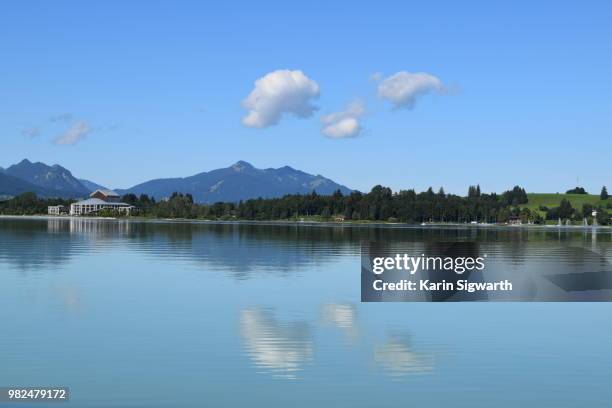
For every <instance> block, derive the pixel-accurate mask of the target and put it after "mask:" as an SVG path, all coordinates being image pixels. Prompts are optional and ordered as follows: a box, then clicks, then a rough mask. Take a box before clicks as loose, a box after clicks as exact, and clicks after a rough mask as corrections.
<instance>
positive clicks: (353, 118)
mask: <svg viewBox="0 0 612 408" xmlns="http://www.w3.org/2000/svg"><path fill="white" fill-rule="evenodd" d="M364 113H365V105H364V104H363V102H361V101H355V102H353V103H351V104H350V105H349V106H348V107H347V108H346V110H344V111H342V112H336V113H332V114H329V115H324V116H322V117H321V122H322V123H323V127H322V128H321V133H323V134H324V135H325V136H327V137H331V138H334V139H341V138H345V137H355V136H359V134H360V133H361V130H362V128H361V125H360V124H359V119H360V118H361V117H362V116H363V114H364Z"/></svg>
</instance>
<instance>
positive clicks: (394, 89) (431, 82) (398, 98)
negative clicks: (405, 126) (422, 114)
mask: <svg viewBox="0 0 612 408" xmlns="http://www.w3.org/2000/svg"><path fill="white" fill-rule="evenodd" d="M442 90H443V85H442V82H441V81H440V80H439V79H438V78H436V77H435V76H433V75H431V74H427V73H425V72H417V73H410V72H406V71H400V72H397V73H395V74H393V75H391V76H390V77H388V78H385V79H383V80H382V81H381V82H380V83H379V84H378V96H379V97H381V98H383V99H385V100H387V101H389V102H391V103H392V104H393V105H394V106H395V107H396V108H406V109H412V108H413V107H414V105H415V104H416V101H417V99H418V98H419V97H421V96H423V95H426V94H429V93H434V92H441V91H442Z"/></svg>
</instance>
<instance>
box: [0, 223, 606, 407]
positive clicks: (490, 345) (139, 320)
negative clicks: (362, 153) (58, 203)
mask: <svg viewBox="0 0 612 408" xmlns="http://www.w3.org/2000/svg"><path fill="white" fill-rule="evenodd" d="M453 237H454V238H456V237H469V238H472V239H476V240H478V241H479V242H480V243H481V245H482V246H483V247H485V248H486V249H487V251H488V252H489V253H490V254H493V255H495V256H496V259H499V260H500V262H505V263H504V265H506V267H507V268H508V269H509V270H521V269H522V268H534V267H538V266H539V265H542V266H544V265H550V263H551V262H559V263H562V264H564V265H567V264H572V263H575V264H580V262H582V261H581V258H580V255H578V252H577V251H575V248H577V247H584V248H588V249H589V250H590V251H594V252H596V253H598V254H600V255H601V257H602V259H606V260H607V261H610V259H611V256H612V240H611V237H610V232H609V231H601V232H599V233H598V234H596V235H595V236H594V235H593V234H592V232H591V231H582V230H570V229H565V230H558V229H556V228H553V229H523V228H514V229H512V228H510V229H497V228H489V229H485V228H482V229H476V228H471V229H470V228H427V229H422V228H381V227H350V226H335V227H332V226H308V225H298V226H296V225H263V224H257V225H248V224H210V223H208V224H207V223H200V224H197V223H193V224H190V223H143V222H131V221H114V220H87V219H51V220H46V219H37V220H31V219H30V220H28V219H9V218H0V320H1V321H2V331H1V333H2V335H1V337H0V364H1V365H0V367H1V368H0V386H50V385H54V386H68V387H70V390H71V401H70V402H69V403H57V404H53V405H52V406H74V407H220V406H224V407H225V406H236V407H244V406H249V407H286V406H291V407H293V408H297V407H312V406H333V407H406V406H415V407H440V406H452V407H516V406H526V407H531V406H534V407H555V408H559V407H584V406H589V407H607V406H609V404H610V401H611V400H612V389H611V387H610V386H609V382H610V379H611V378H612V347H611V346H610V344H611V341H612V324H611V323H612V313H611V312H612V304H609V303H458V304H445V303H360V302H359V299H360V242H361V241H362V240H386V241H411V242H420V241H423V240H427V239H431V238H445V239H448V238H453ZM19 406H27V404H21V405H19ZM32 406H37V407H41V406H44V404H40V403H37V404H32Z"/></svg>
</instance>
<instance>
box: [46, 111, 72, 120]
mask: <svg viewBox="0 0 612 408" xmlns="http://www.w3.org/2000/svg"><path fill="white" fill-rule="evenodd" d="M71 120H72V113H70V112H66V113H60V114H59V115H55V116H51V117H50V118H49V121H50V122H70V121H71Z"/></svg>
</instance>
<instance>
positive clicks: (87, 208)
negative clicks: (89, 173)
mask: <svg viewBox="0 0 612 408" xmlns="http://www.w3.org/2000/svg"><path fill="white" fill-rule="evenodd" d="M102 209H110V210H115V211H119V212H125V213H126V214H129V213H131V212H132V211H134V210H135V209H136V207H134V206H133V205H130V204H126V203H122V202H120V201H119V194H117V193H116V192H114V191H112V190H96V191H94V192H93V193H91V194H90V195H89V198H88V199H87V200H83V201H77V202H76V203H72V204H71V205H70V215H88V214H96V213H98V212H99V211H100V210H102Z"/></svg>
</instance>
